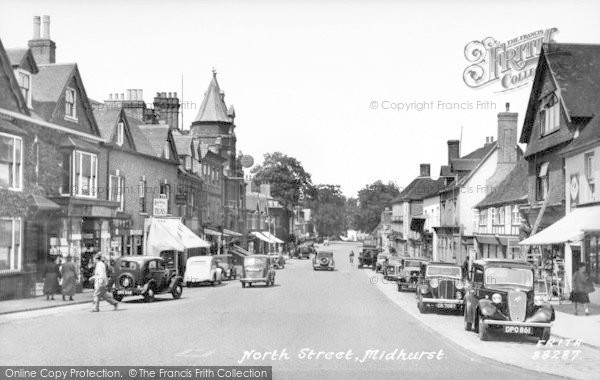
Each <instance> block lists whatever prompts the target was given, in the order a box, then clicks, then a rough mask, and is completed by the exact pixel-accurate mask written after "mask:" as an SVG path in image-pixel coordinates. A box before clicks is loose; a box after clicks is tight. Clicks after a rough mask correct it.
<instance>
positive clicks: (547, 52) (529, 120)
mask: <svg viewBox="0 0 600 380" xmlns="http://www.w3.org/2000/svg"><path fill="white" fill-rule="evenodd" d="M545 70H549V73H550V75H551V77H552V78H553V80H554V82H555V84H556V85H557V86H558V88H559V95H560V98H561V100H562V101H563V104H564V106H565V108H566V110H567V113H568V118H573V117H576V118H591V117H593V116H594V115H595V112H597V110H598V109H600V97H599V96H598V94H599V93H600V45H591V44H564V43H547V44H544V45H543V46H542V51H541V52H540V58H539V62H538V66H537V69H536V72H535V79H534V82H533V86H532V87H531V93H530V95H529V103H528V105H527V113H526V114H525V119H524V121H523V131H522V133H521V138H520V139H519V142H521V143H528V142H529V138H530V135H531V131H532V129H533V124H534V123H533V121H534V120H535V113H536V112H537V109H538V104H537V100H538V97H539V95H540V93H541V90H542V89H541V86H542V85H543V84H542V83H541V82H542V79H543V77H544V75H543V73H544V71H545Z"/></svg>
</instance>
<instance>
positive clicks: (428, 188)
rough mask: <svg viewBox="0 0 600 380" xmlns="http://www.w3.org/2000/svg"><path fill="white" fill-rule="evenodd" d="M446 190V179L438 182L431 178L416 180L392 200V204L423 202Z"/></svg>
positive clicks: (418, 178) (440, 179)
mask: <svg viewBox="0 0 600 380" xmlns="http://www.w3.org/2000/svg"><path fill="white" fill-rule="evenodd" d="M443 188H444V179H443V178H438V179H436V180H433V179H431V178H430V177H417V178H415V179H414V180H413V181H412V182H411V183H410V184H409V185H408V186H406V188H405V189H404V190H402V192H401V193H400V194H399V195H398V196H397V197H396V198H394V199H393V200H392V203H398V202H408V201H416V200H422V199H425V198H429V197H430V196H432V195H434V194H437V193H439V192H440V190H442V189H443Z"/></svg>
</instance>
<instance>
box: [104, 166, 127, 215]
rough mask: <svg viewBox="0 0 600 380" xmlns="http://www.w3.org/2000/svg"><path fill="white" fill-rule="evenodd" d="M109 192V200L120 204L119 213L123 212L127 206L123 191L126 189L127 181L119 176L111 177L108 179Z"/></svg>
mask: <svg viewBox="0 0 600 380" xmlns="http://www.w3.org/2000/svg"><path fill="white" fill-rule="evenodd" d="M108 184H109V192H108V199H109V200H111V201H112V202H119V208H118V210H119V211H123V208H124V206H125V197H124V194H123V190H124V189H125V179H124V178H123V177H121V176H119V175H112V174H111V175H110V177H109V178H108Z"/></svg>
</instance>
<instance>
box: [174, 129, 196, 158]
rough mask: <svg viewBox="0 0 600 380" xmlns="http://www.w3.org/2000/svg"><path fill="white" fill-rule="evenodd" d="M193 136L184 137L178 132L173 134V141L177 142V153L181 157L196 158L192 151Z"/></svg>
mask: <svg viewBox="0 0 600 380" xmlns="http://www.w3.org/2000/svg"><path fill="white" fill-rule="evenodd" d="M192 140H193V138H192V136H190V135H182V134H181V133H179V132H178V131H174V132H173V141H175V147H177V153H179V155H180V156H192V157H193V156H194V154H193V151H192V149H193V148H192Z"/></svg>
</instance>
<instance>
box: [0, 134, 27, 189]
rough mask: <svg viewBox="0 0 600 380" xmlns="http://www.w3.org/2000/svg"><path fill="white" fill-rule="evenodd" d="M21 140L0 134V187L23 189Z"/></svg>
mask: <svg viewBox="0 0 600 380" xmlns="http://www.w3.org/2000/svg"><path fill="white" fill-rule="evenodd" d="M22 162H23V140H22V139H21V138H20V137H17V136H12V135H7V134H4V133H0V187H4V188H8V189H11V190H22V189H23V166H22V164H21V163H22Z"/></svg>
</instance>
